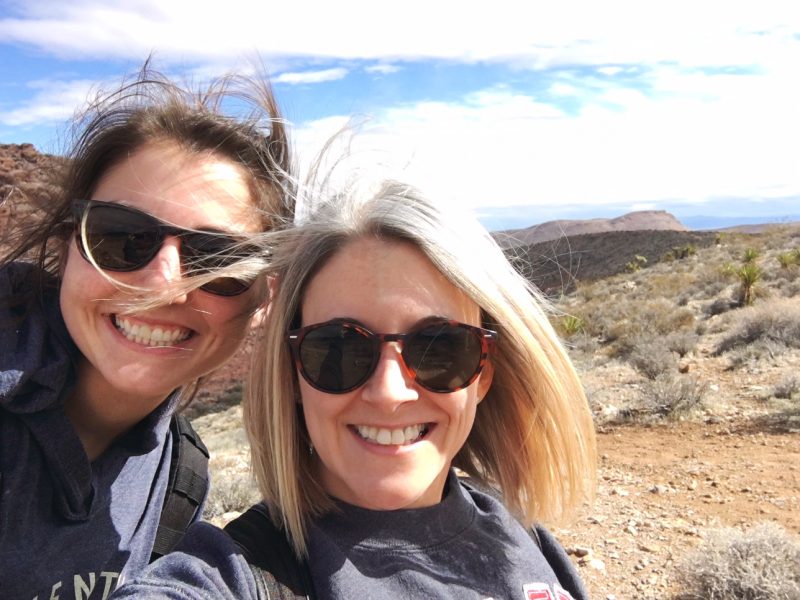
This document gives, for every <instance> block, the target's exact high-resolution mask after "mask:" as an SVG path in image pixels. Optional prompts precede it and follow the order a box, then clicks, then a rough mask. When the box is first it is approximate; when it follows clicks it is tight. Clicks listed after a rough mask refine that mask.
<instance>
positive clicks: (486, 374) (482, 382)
mask: <svg viewBox="0 0 800 600" xmlns="http://www.w3.org/2000/svg"><path fill="white" fill-rule="evenodd" d="M493 379H494V365H493V364H492V361H490V360H487V361H486V364H485V365H483V369H481V374H480V375H478V402H480V401H481V400H483V399H484V398H485V397H486V394H488V393H489V388H491V387H492V380H493Z"/></svg>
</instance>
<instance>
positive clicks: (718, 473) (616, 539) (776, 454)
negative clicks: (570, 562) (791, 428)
mask: <svg viewBox="0 0 800 600" xmlns="http://www.w3.org/2000/svg"><path fill="white" fill-rule="evenodd" d="M598 449H599V454H600V471H599V482H598V491H597V497H596V500H595V502H594V504H593V505H592V506H591V507H589V508H587V509H586V511H585V514H584V515H583V516H582V517H581V518H580V519H579V520H577V521H576V522H575V523H573V524H572V526H571V527H570V528H568V529H556V533H557V535H558V537H559V539H560V540H561V542H562V543H563V544H564V545H565V547H567V548H568V551H572V552H575V551H576V550H577V551H578V554H583V553H584V552H586V551H588V554H587V555H585V556H583V557H578V556H576V555H573V558H574V559H575V561H576V562H577V563H578V564H579V569H580V572H581V575H582V576H583V579H584V581H585V582H586V584H587V587H588V588H589V591H590V593H591V597H592V598H595V599H598V598H599V599H606V600H612V599H616V600H622V599H650V598H653V599H654V598H666V597H669V596H671V595H672V594H675V593H678V592H680V591H681V590H680V585H679V581H678V580H677V577H676V574H675V565H676V564H677V563H679V562H680V561H681V560H683V559H684V557H685V556H686V555H687V553H689V552H690V551H691V550H692V549H694V548H695V547H696V546H697V545H698V544H699V543H700V542H701V541H702V539H703V536H704V535H705V532H706V531H708V530H709V529H715V528H719V527H740V528H742V527H743V528H749V527H750V526H752V525H755V524H757V523H759V522H762V521H774V522H777V523H778V524H780V525H781V526H783V527H784V528H786V529H787V530H789V531H791V532H794V533H795V534H800V511H798V508H800V507H799V506H798V502H799V500H798V498H799V497H800V436H798V434H797V433H782V432H778V431H775V430H774V428H772V427H770V425H769V422H768V421H766V422H762V423H761V424H758V423H756V424H755V425H754V424H752V423H750V422H748V423H735V422H723V423H717V424H713V423H712V424H709V423H677V424H672V425H659V426H653V427H641V426H624V427H608V428H605V429H602V430H601V432H600V433H599V435H598Z"/></svg>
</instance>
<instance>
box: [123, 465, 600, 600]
mask: <svg viewBox="0 0 800 600" xmlns="http://www.w3.org/2000/svg"><path fill="white" fill-rule="evenodd" d="M448 490H449V491H448V493H447V494H446V496H445V498H444V499H443V501H442V502H441V503H439V504H437V505H435V506H431V507H427V508H420V509H409V510H398V511H372V510H366V509H363V508H358V507H355V506H351V505H347V504H344V503H339V508H340V510H339V511H335V512H330V513H328V514H327V515H325V516H323V517H322V518H320V519H318V520H316V521H315V522H314V523H313V525H312V527H311V530H310V535H309V557H308V562H309V565H310V568H311V574H312V578H313V581H314V588H315V592H316V597H317V598H320V599H334V598H341V599H352V598H359V599H376V600H378V599H380V600H390V599H392V600H394V599H397V598H472V599H478V600H485V599H488V598H494V599H497V600H500V599H504V600H513V599H519V600H527V599H529V598H547V599H551V600H569V599H571V598H573V596H572V595H570V594H569V593H568V592H566V591H564V589H563V588H564V587H567V588H570V587H572V588H573V589H576V590H577V591H576V596H574V598H575V600H582V599H584V598H586V593H585V590H584V589H583V585H582V584H581V583H580V579H579V577H578V575H577V573H576V572H575V568H574V567H573V565H572V564H571V562H570V560H569V558H568V557H567V556H566V554H565V553H564V551H563V549H561V547H560V546H558V544H557V542H555V540H554V539H553V538H552V536H550V535H549V534H548V533H547V532H546V531H544V530H543V529H540V532H541V535H542V549H544V550H545V552H546V554H547V555H548V557H549V561H548V559H546V558H545V555H544V554H543V552H542V549H540V548H539V546H538V545H537V544H536V542H534V541H533V540H532V539H531V537H530V536H529V535H528V533H527V532H526V531H525V529H524V528H523V527H522V526H521V525H520V524H519V523H518V522H517V521H516V520H515V519H514V518H513V517H512V516H511V515H510V514H509V513H508V511H507V510H506V509H505V507H504V506H503V505H502V504H501V503H500V502H499V501H498V500H496V499H495V498H494V497H492V496H490V495H487V494H484V493H482V492H480V491H477V490H474V489H470V488H468V487H465V486H464V485H462V484H461V483H460V482H459V481H458V479H457V478H456V477H455V474H453V473H451V476H450V478H449V483H448ZM114 598H172V599H176V600H177V599H178V598H181V599H184V598H185V599H204V600H212V599H231V600H232V599H234V598H238V599H253V600H255V599H256V598H257V595H256V586H255V581H254V577H253V574H252V572H251V571H250V569H249V567H248V565H247V563H246V561H245V559H244V557H243V556H242V555H241V553H240V552H239V551H238V550H237V547H236V545H235V544H234V542H233V541H232V540H231V538H230V537H229V536H228V535H227V534H226V533H225V532H224V531H222V530H220V529H218V528H215V527H213V526H211V525H209V524H206V523H201V524H197V525H194V526H192V528H190V530H189V532H188V533H187V534H186V536H185V537H184V539H183V541H182V542H181V543H180V544H179V546H178V548H177V551H176V552H173V553H172V554H169V555H167V556H165V557H164V558H162V559H160V560H158V561H156V562H155V563H153V564H152V565H151V566H150V567H149V568H148V569H146V570H145V572H144V573H143V574H142V575H140V576H139V577H137V578H136V579H135V580H134V581H132V582H130V583H128V584H126V585H124V586H122V587H121V588H120V589H118V590H117V592H116V594H115V596H114Z"/></svg>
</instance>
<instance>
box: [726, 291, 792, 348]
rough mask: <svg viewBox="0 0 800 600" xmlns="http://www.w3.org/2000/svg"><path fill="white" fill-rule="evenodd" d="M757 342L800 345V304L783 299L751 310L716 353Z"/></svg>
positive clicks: (788, 345) (782, 345)
mask: <svg viewBox="0 0 800 600" xmlns="http://www.w3.org/2000/svg"><path fill="white" fill-rule="evenodd" d="M757 341H761V342H768V343H771V345H772V346H774V347H777V348H780V347H790V348H800V303H797V302H795V301H793V300H786V299H779V300H773V301H771V302H766V303H764V304H761V305H760V306H758V307H752V308H749V309H747V310H746V311H744V312H743V313H742V317H741V320H740V321H739V323H738V324H736V325H735V327H734V328H733V330H732V331H731V332H730V333H729V334H728V335H727V336H725V337H724V338H723V339H722V340H721V341H720V343H719V344H718V345H717V348H716V351H715V352H716V354H717V355H719V354H723V353H725V352H728V351H730V350H733V349H734V348H739V347H743V346H750V345H752V344H754V342H757Z"/></svg>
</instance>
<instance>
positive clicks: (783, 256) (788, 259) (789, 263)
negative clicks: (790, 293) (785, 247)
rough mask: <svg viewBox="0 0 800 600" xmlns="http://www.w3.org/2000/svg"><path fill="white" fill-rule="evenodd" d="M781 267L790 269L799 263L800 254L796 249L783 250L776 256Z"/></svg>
mask: <svg viewBox="0 0 800 600" xmlns="http://www.w3.org/2000/svg"><path fill="white" fill-rule="evenodd" d="M775 259H776V260H777V261H778V264H779V265H780V266H781V269H789V268H790V267H793V266H795V265H797V264H798V254H797V252H796V251H790V252H781V253H780V254H778V256H776V257H775Z"/></svg>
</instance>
